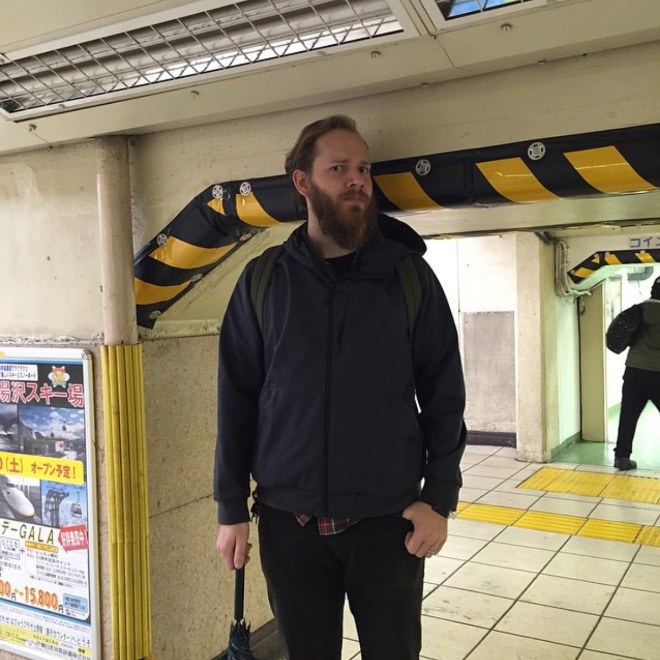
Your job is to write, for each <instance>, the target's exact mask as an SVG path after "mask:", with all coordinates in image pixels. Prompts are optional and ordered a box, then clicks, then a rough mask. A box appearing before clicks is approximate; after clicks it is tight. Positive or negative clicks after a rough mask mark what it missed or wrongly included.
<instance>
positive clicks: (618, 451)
mask: <svg viewBox="0 0 660 660" xmlns="http://www.w3.org/2000/svg"><path fill="white" fill-rule="evenodd" d="M641 304H642V320H641V324H640V327H639V329H638V330H637V332H636V333H635V339H634V341H633V344H632V346H631V347H630V349H629V350H628V357H627V358H626V370H625V372H624V374H623V390H622V394H621V415H620V417H619V433H618V435H617V440H616V447H615V448H614V467H615V468H617V469H618V470H634V469H635V468H636V467H637V462H636V461H633V460H632V459H631V458H630V455H631V454H632V445H633V438H634V437H635V429H636V428H637V422H638V420H639V416H640V415H641V414H642V410H644V407H645V406H646V404H647V402H649V401H652V402H653V404H654V405H655V407H656V408H657V409H658V410H659V411H660V277H658V278H657V279H656V280H655V282H653V286H652V287H651V298H650V299H649V300H645V301H644V302H643V303H641Z"/></svg>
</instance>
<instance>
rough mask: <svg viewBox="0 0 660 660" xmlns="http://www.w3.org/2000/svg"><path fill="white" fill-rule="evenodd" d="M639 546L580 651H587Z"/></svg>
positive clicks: (639, 547)
mask: <svg viewBox="0 0 660 660" xmlns="http://www.w3.org/2000/svg"><path fill="white" fill-rule="evenodd" d="M641 547H642V546H641V545H640V546H638V549H637V552H635V554H634V555H633V556H632V557H631V559H630V561H629V562H628V568H626V570H625V571H624V572H623V575H622V576H621V578H620V579H619V581H618V583H617V584H616V586H615V588H614V591H613V592H612V595H611V596H610V598H609V600H608V601H607V603H606V604H605V607H604V608H603V611H602V612H601V613H600V615H599V617H598V620H597V621H596V625H594V627H593V628H592V630H591V633H590V634H589V636H588V637H587V639H586V641H585V642H584V645H583V646H582V650H583V651H584V650H585V649H587V646H588V645H589V642H590V641H591V638H592V637H593V636H594V633H595V632H596V629H597V628H598V626H599V625H600V624H601V622H602V621H603V619H604V618H605V612H607V608H608V607H609V606H610V605H611V604H612V601H613V600H614V598H615V596H616V594H617V592H618V591H619V589H620V588H621V585H622V584H623V581H624V580H625V579H626V575H628V571H630V568H631V566H632V565H633V562H634V561H635V557H636V556H637V555H638V554H639V551H640V549H641Z"/></svg>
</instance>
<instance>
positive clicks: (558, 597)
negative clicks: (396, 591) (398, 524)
mask: <svg viewBox="0 0 660 660" xmlns="http://www.w3.org/2000/svg"><path fill="white" fill-rule="evenodd" d="M514 455H515V452H514V450H513V449H509V448H500V447H487V446H469V447H468V448H467V450H466V452H465V457H464V461H463V471H464V472H463V474H464V481H465V487H464V488H463V489H462V490H461V501H463V502H476V503H478V504H485V505H492V506H498V507H509V508H514V509H525V510H530V511H542V512H548V513H553V514H563V515H570V516H579V517H582V518H595V519H600V520H613V521H623V522H630V523H632V522H637V523H641V524H644V525H654V526H658V525H660V504H648V503H639V502H626V501H623V500H615V499H604V498H600V497H589V496H583V495H573V494H571V493H552V492H544V491H533V490H532V491H530V490H523V489H519V488H516V487H517V486H518V484H520V483H522V482H523V481H524V480H525V479H528V478H529V477H530V476H531V475H532V474H533V473H534V472H535V471H536V470H538V469H539V468H541V467H543V466H542V465H539V464H527V463H522V462H518V461H516V460H515V459H514ZM552 467H553V468H555V467H562V465H561V464H557V463H553V464H552ZM563 467H564V468H565V469H570V470H574V469H579V470H582V469H590V470H592V471H596V470H598V471H611V472H612V473H614V470H612V468H609V467H598V468H594V467H593V466H587V465H575V464H563ZM630 474H635V475H637V476H649V477H653V478H660V474H658V473H657V472H652V471H645V470H637V471H635V472H633V473H630ZM449 534H450V536H449V539H448V541H447V543H446V544H445V547H444V548H443V550H442V552H441V554H440V555H439V556H437V557H434V558H433V559H430V560H428V561H427V563H426V573H425V596H424V601H423V634H424V641H423V647H422V657H423V658H426V659H428V660H462V659H463V658H466V659H467V658H469V660H513V659H517V660H555V659H556V660H576V659H578V658H579V660H607V659H608V658H609V659H616V658H636V659H640V660H656V659H658V658H660V547H651V546H642V545H635V544H633V543H621V542H616V541H609V540H601V539H595V538H588V537H583V536H570V535H568V534H555V533H551V532H543V531H537V530H534V529H525V528H522V527H508V526H504V525H498V524H491V523H484V522H475V521H471V520H461V519H455V520H451V521H450V523H449ZM344 636H345V640H344V650H343V656H342V659H343V660H359V658H360V648H359V644H358V642H357V634H356V631H355V625H354V623H353V620H352V616H351V615H350V613H349V612H348V608H347V610H346V615H345V624H344Z"/></svg>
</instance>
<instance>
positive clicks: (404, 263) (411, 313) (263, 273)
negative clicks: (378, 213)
mask: <svg viewBox="0 0 660 660" xmlns="http://www.w3.org/2000/svg"><path fill="white" fill-rule="evenodd" d="M283 249H284V245H274V246H273V247H269V248H268V249H267V250H265V251H264V252H263V253H262V254H261V255H260V256H259V257H258V259H257V265H256V266H255V268H254V273H253V275H252V282H251V283H250V299H251V300H252V307H253V308H254V313H255V314H256V317H257V323H258V324H259V329H260V330H261V334H263V332H264V300H265V299H266V291H267V290H268V283H269V282H270V275H271V273H272V272H273V267H274V266H275V263H276V262H277V259H278V258H279V256H280V254H281V253H282V250H283ZM396 274H397V276H398V278H399V282H400V283H401V289H402V291H403V298H404V300H405V302H406V314H407V316H408V337H410V340H411V341H412V336H413V331H414V330H415V322H416V321H417V315H418V314H419V308H420V306H421V304H422V285H421V283H420V281H419V275H418V274H417V269H416V268H415V264H414V263H413V260H412V257H411V256H410V255H409V254H407V255H406V256H405V257H403V258H402V259H400V260H399V261H398V262H397V264H396Z"/></svg>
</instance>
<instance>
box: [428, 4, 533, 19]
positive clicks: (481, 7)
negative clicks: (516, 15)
mask: <svg viewBox="0 0 660 660" xmlns="http://www.w3.org/2000/svg"><path fill="white" fill-rule="evenodd" d="M435 2H436V4H437V5H438V8H439V9H440V11H441V12H442V15H443V16H444V17H445V19H447V20H449V19H450V18H459V17H461V16H468V15H471V14H479V13H482V12H485V11H488V10H490V9H498V8H500V7H506V6H508V5H517V4H520V3H522V2H530V0H435Z"/></svg>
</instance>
